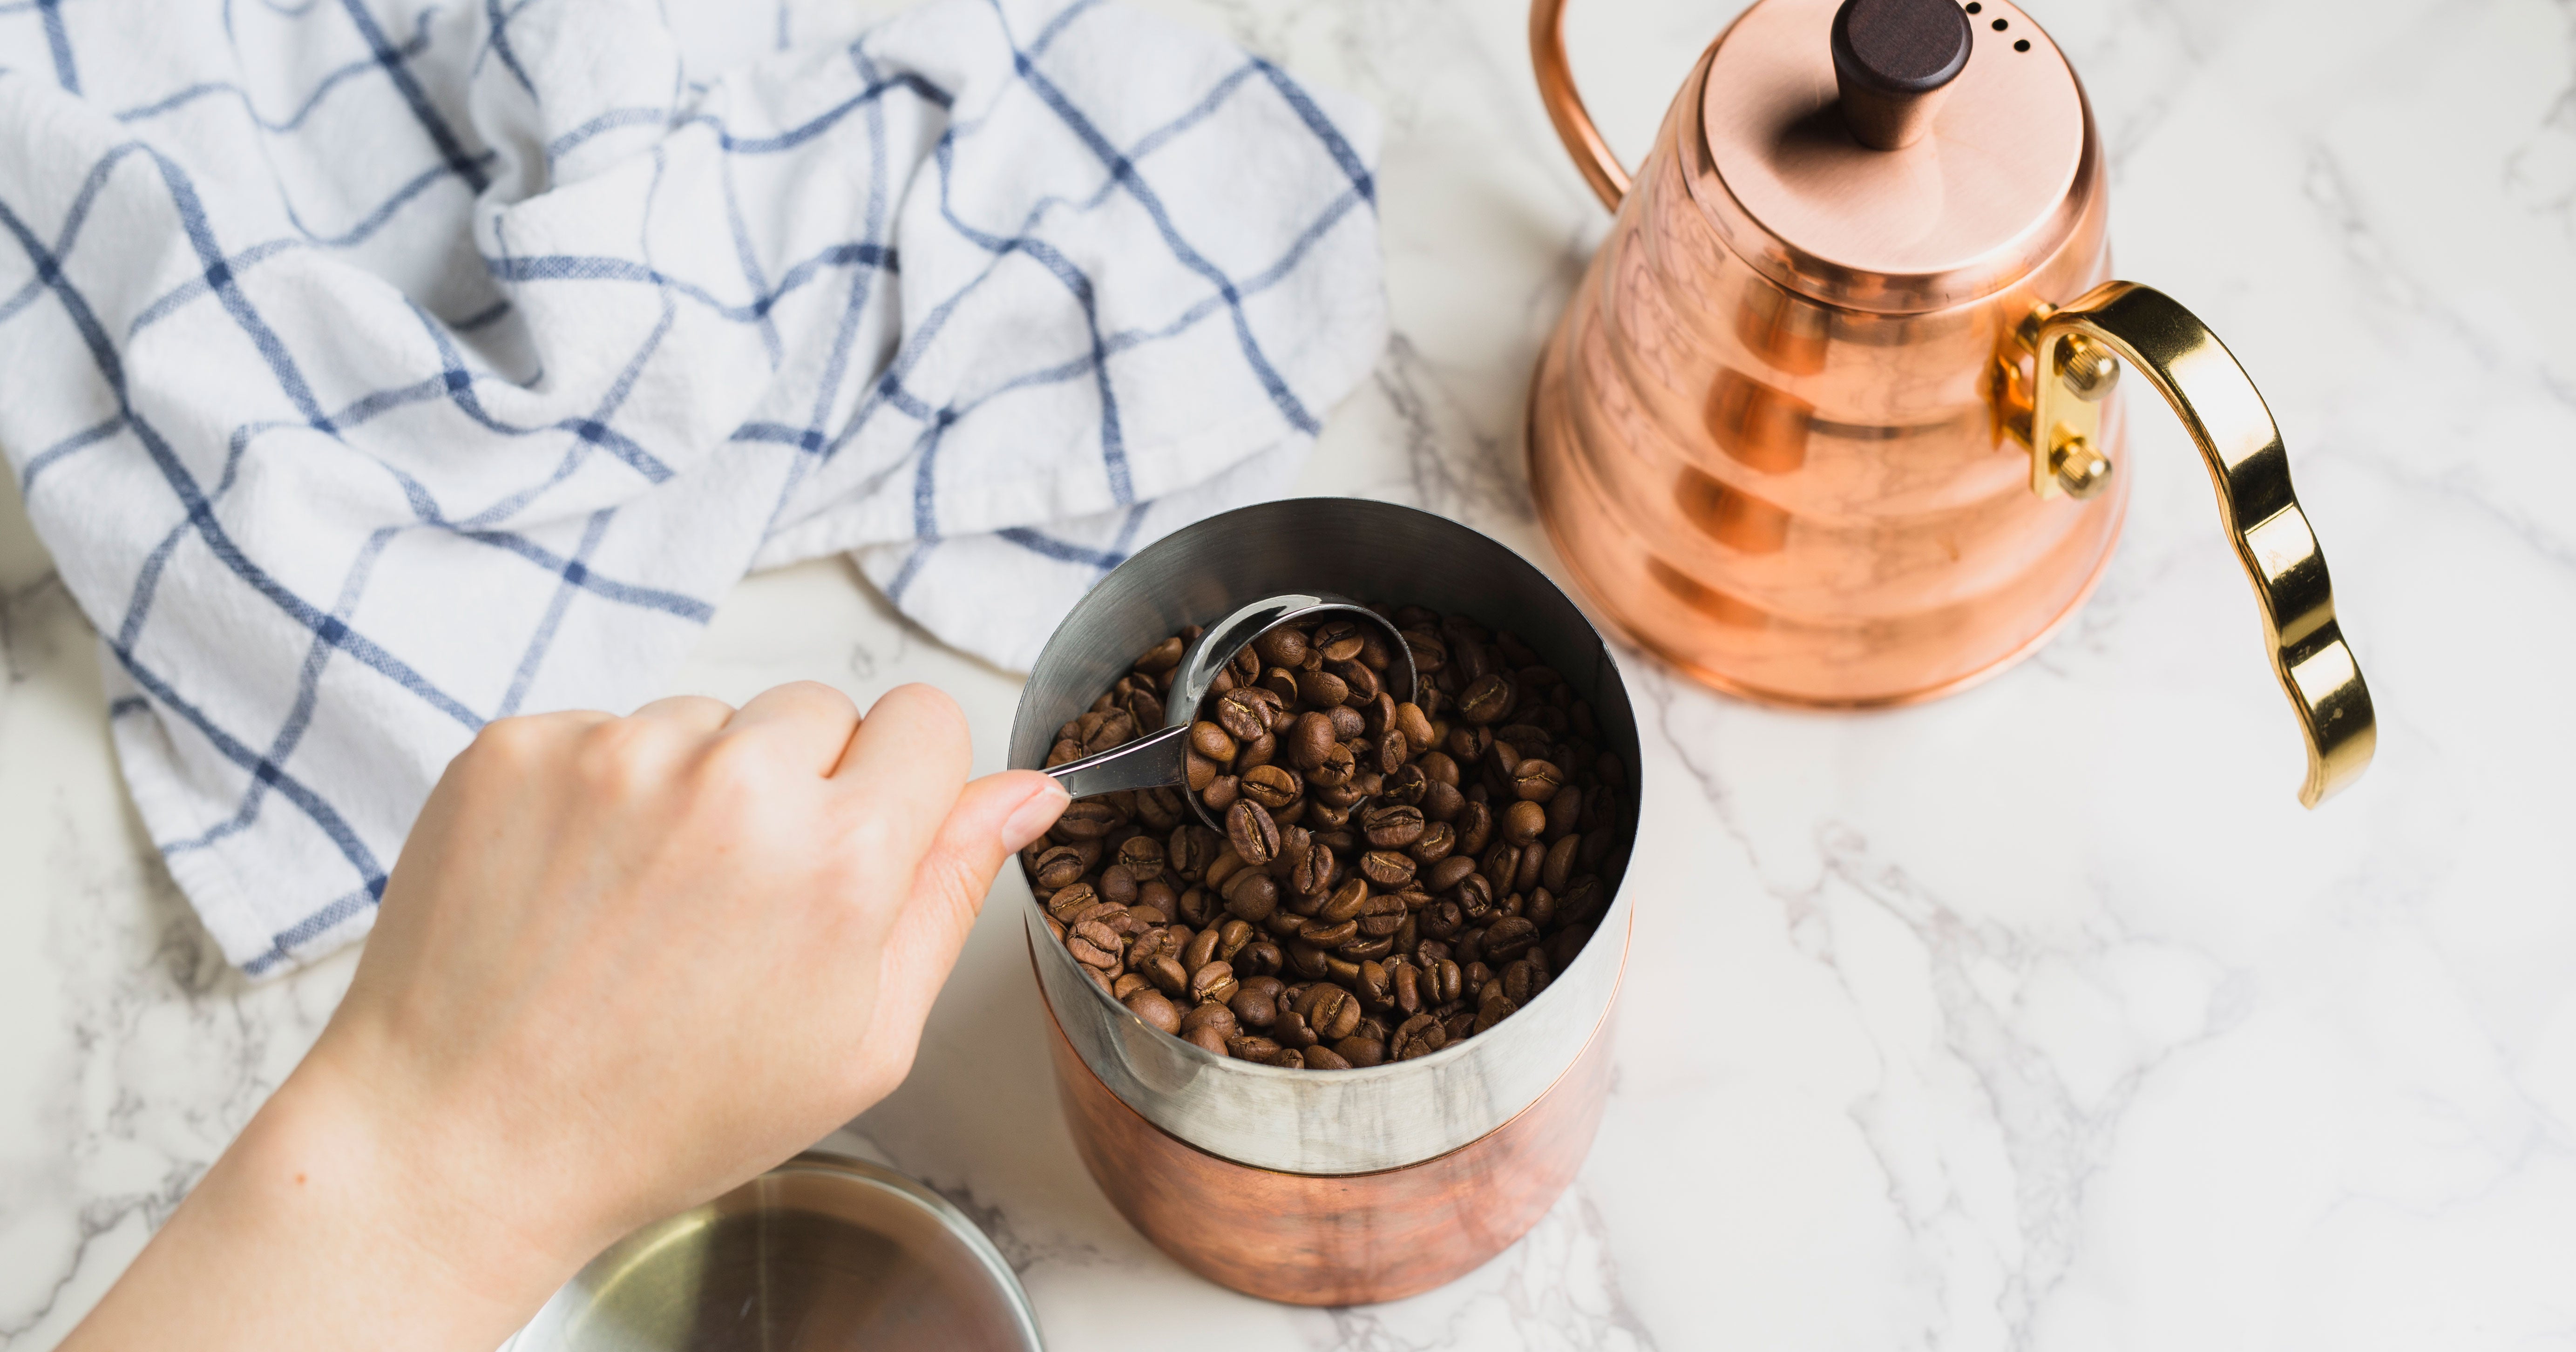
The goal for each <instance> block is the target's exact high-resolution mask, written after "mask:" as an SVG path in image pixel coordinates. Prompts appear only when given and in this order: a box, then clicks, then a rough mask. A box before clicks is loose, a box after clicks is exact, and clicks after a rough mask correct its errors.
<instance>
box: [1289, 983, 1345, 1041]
mask: <svg viewBox="0 0 2576 1352" xmlns="http://www.w3.org/2000/svg"><path fill="white" fill-rule="evenodd" d="M1298 1012H1299V1013H1301V1014H1303V1015H1304V1016H1305V1019H1306V1026H1307V1027H1309V1028H1312V1029H1313V1030H1314V1031H1315V1036H1317V1037H1318V1038H1321V1039H1322V1040H1324V1041H1326V1042H1333V1041H1338V1040H1339V1039H1342V1038H1346V1037H1349V1036H1350V1035H1351V1032H1352V1030H1354V1029H1356V1028H1358V1027H1359V1024H1360V1002H1359V1001H1358V1000H1357V999H1355V998H1353V996H1352V995H1351V993H1350V992H1349V991H1346V990H1343V989H1342V988H1341V987H1339V986H1317V987H1316V988H1315V989H1314V990H1312V991H1309V992H1307V995H1306V1000H1305V1003H1304V1005H1303V1006H1302V1007H1300V1009H1299V1011H1298Z"/></svg>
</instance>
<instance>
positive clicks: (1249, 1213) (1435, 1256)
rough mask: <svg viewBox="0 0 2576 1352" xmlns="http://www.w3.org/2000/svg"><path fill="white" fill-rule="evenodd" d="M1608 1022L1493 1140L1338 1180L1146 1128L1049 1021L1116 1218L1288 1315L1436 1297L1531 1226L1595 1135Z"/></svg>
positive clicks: (1068, 1091) (1078, 1122) (1075, 1123)
mask: <svg viewBox="0 0 2576 1352" xmlns="http://www.w3.org/2000/svg"><path fill="white" fill-rule="evenodd" d="M1038 1003H1039V1005H1040V1006H1041V1007H1044V1005H1045V1003H1046V1002H1045V1001H1044V1000H1043V999H1041V1000H1040V1001H1039V1002H1038ZM1610 1022H1611V1020H1610V1016H1609V1015H1607V1014H1604V1015H1603V1016H1602V1019H1601V1022H1600V1024H1599V1026H1598V1027H1596V1028H1595V1029H1594V1030H1593V1034H1592V1040H1591V1042H1590V1043H1589V1044H1588V1045H1586V1046H1585V1047H1584V1049H1583V1052H1582V1054H1581V1055H1580V1056H1578V1057H1576V1058H1575V1061H1574V1064H1572V1065H1571V1066H1568V1067H1567V1068H1566V1071H1565V1074H1564V1075H1563V1076H1561V1077H1559V1078H1558V1080H1557V1081H1556V1083H1555V1084H1554V1085H1552V1086H1550V1087H1549V1088H1548V1091H1547V1092H1546V1093H1544V1094H1542V1095H1540V1096H1539V1099H1538V1101H1537V1102H1535V1103H1532V1104H1531V1105H1530V1106H1529V1107H1527V1108H1525V1109H1523V1110H1521V1112H1520V1113H1519V1114H1518V1115H1517V1116H1515V1117H1513V1118H1512V1119H1511V1120H1510V1121H1508V1122H1505V1123H1504V1124H1503V1125H1501V1126H1499V1127H1497V1128H1495V1129H1494V1130H1492V1131H1489V1132H1487V1133H1485V1134H1484V1135H1483V1136H1480V1137H1478V1138H1477V1139H1475V1140H1473V1141H1470V1142H1468V1143H1467V1144H1466V1145H1463V1146H1460V1147H1459V1148H1457V1149H1456V1150H1452V1151H1450V1152H1449V1153H1447V1154H1445V1155H1439V1156H1436V1157H1434V1158H1431V1159H1427V1160H1423V1161H1421V1162H1420V1163H1418V1164H1409V1165H1406V1166H1405V1167H1403V1168H1401V1169H1387V1170H1383V1171H1380V1172H1377V1173H1369V1174H1339V1175H1334V1174H1291V1173H1282V1172H1279V1171H1278V1170H1274V1169H1261V1168H1256V1167H1254V1166H1252V1165H1248V1164H1238V1163H1236V1162H1234V1161H1232V1160H1228V1159H1220V1158H1218V1157H1217V1156H1215V1155H1211V1154H1209V1153H1207V1152H1206V1151H1204V1150H1200V1149H1198V1148H1197V1147H1196V1146H1193V1145H1191V1144H1189V1143H1188V1142H1186V1141H1183V1140H1181V1139H1179V1138H1177V1137H1175V1136H1173V1135H1171V1134H1170V1133H1168V1132H1166V1131H1164V1130H1163V1129H1162V1128H1160V1127H1157V1126H1155V1125H1154V1124H1153V1123H1151V1122H1148V1121H1146V1120H1145V1119H1144V1117H1143V1116H1141V1115H1140V1114H1138V1113H1137V1112H1136V1110H1135V1109H1133V1108H1130V1107H1128V1106H1127V1105H1126V1104H1125V1103H1124V1102H1122V1101H1120V1099H1119V1097H1118V1096H1117V1095H1116V1094H1114V1093H1111V1092H1110V1090H1109V1086H1107V1085H1105V1084H1103V1083H1101V1082H1100V1077H1099V1076H1098V1075H1095V1074H1093V1073H1092V1071H1091V1068H1090V1067H1088V1066H1086V1065H1084V1064H1083V1063H1082V1058H1081V1057H1080V1056H1079V1055H1077V1054H1076V1053H1075V1052H1074V1049H1073V1044H1072V1043H1071V1042H1070V1041H1068V1040H1066V1038H1065V1035H1064V1029H1063V1028H1062V1027H1061V1026H1060V1025H1059V1024H1057V1022H1056V1018H1055V1012H1054V1011H1053V1010H1051V1009H1050V1010H1048V1011H1047V1030H1048V1033H1049V1034H1050V1037H1049V1040H1048V1045H1049V1049H1050V1050H1051V1052H1052V1053H1053V1056H1054V1060H1055V1082H1056V1090H1057V1093H1058V1094H1059V1095H1060V1096H1061V1097H1062V1099H1063V1101H1064V1117H1065V1125H1066V1126H1067V1127H1069V1128H1071V1130H1072V1132H1073V1146H1074V1150H1075V1152H1076V1153H1078V1154H1080V1155H1081V1156H1082V1163H1083V1166H1084V1167H1085V1168H1088V1169H1089V1170H1090V1171H1091V1176H1092V1178H1093V1179H1095V1180H1097V1181H1098V1182H1099V1184H1100V1189H1101V1191H1102V1192H1105V1193H1107V1194H1108V1195H1109V1200H1110V1202H1111V1203H1112V1204H1113V1205H1115V1206H1116V1207H1117V1208H1118V1211H1119V1214H1120V1215H1123V1216H1125V1217H1126V1218H1127V1221H1128V1223H1129V1224H1131V1225H1133V1226H1135V1227H1136V1229H1137V1230H1138V1231H1140V1232H1142V1233H1143V1234H1144V1236H1145V1237H1146V1238H1147V1239H1150V1240H1152V1241H1154V1243H1155V1245H1156V1246H1157V1247H1159V1248H1161V1249H1162V1250H1163V1252H1165V1253H1168V1254H1170V1255H1171V1256H1172V1257H1173V1259H1175V1260H1176V1261H1178V1262H1179V1263H1180V1264H1181V1265H1182V1266H1183V1267H1186V1268H1188V1269H1190V1270H1191V1271H1193V1272H1196V1273H1198V1274H1199V1275H1200V1276H1202V1277H1205V1278H1207V1279H1208V1280H1209V1281H1212V1282H1215V1283H1217V1284H1219V1285H1221V1286H1229V1287H1232V1288H1234V1289H1235V1290H1237V1291H1241V1292H1244V1293H1246V1294H1248V1295H1255V1296H1259V1297H1262V1298H1263V1299H1265V1300H1276V1301H1283V1302H1287V1303H1289V1304H1294V1305H1365V1304H1369V1303H1371V1302H1375V1301H1382V1300H1395V1299H1398V1298H1400V1297H1404V1296H1410V1295H1415V1294H1417V1293H1419V1292H1423V1291H1428V1290H1430V1289H1431V1288H1433V1287H1435V1286H1440V1285H1443V1284H1445V1283H1447V1282H1450V1281H1452V1280H1455V1279H1456V1278H1458V1277H1461V1276H1464V1275H1466V1274H1467V1273H1469V1272H1472V1271H1474V1270H1475V1269H1476V1268H1477V1267H1479V1266H1481V1265H1483V1263H1484V1262H1485V1261H1486V1260H1487V1259H1489V1258H1492V1257H1493V1256H1494V1255H1495V1254H1498V1253H1500V1252H1502V1251H1503V1250H1504V1249H1505V1248H1507V1247H1509V1246H1510V1245H1511V1243H1512V1241H1513V1240H1516V1239H1518V1238H1520V1237H1521V1236H1522V1235H1523V1234H1525V1233H1527V1232H1528V1230H1529V1228H1530V1227H1531V1226H1533V1225H1536V1224H1537V1223H1538V1220H1539V1218H1540V1217H1541V1216H1544V1215H1546V1214H1547V1210H1548V1208H1549V1207H1550V1206H1553V1205H1554V1204H1555V1202H1556V1199H1557V1197H1558V1196H1559V1195H1560V1194H1562V1193H1563V1192H1564V1191H1565V1188H1566V1185H1567V1184H1569V1183H1571V1182H1573V1181H1574V1175H1575V1171H1576V1170H1578V1169H1580V1168H1581V1167H1582V1165H1583V1159H1584V1156H1585V1155H1587V1154H1589V1153H1590V1152H1591V1150H1592V1138H1593V1136H1594V1134H1595V1133H1597V1132H1598V1131H1599V1130H1600V1128H1601V1110H1602V1108H1603V1106H1604V1105H1605V1104H1606V1103H1607V1101H1608V1099H1609V1093H1610V1041H1611V1039H1610ZM1312 1073H1314V1074H1318V1075H1323V1074H1331V1073H1332V1072H1330V1071H1315V1072H1312Z"/></svg>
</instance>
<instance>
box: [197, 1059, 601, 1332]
mask: <svg viewBox="0 0 2576 1352" xmlns="http://www.w3.org/2000/svg"><path fill="white" fill-rule="evenodd" d="M375 1089H376V1087H374V1086H370V1085H367V1084H365V1083H363V1082H362V1081H361V1080H360V1079H359V1078H358V1077H356V1076H352V1075H349V1074H345V1073H342V1072H341V1071H340V1069H339V1068H338V1067H337V1066H336V1065H335V1064H334V1062H333V1061H332V1060H331V1059H330V1058H329V1057H327V1056H325V1055H319V1054H317V1055H315V1056H313V1057H309V1058H308V1059H307V1060H306V1062H305V1064H304V1065H302V1066H300V1067H298V1069H297V1070H296V1072H295V1073H294V1074H293V1075H292V1076H290V1077H288V1079H287V1082H286V1083H285V1084H284V1085H282V1086H280V1087H279V1089H278V1091H277V1093H276V1094H275V1095H274V1096H272V1097H271V1098H270V1100H269V1102H268V1103H267V1104H266V1105H264V1106H263V1107H262V1108H261V1109H260V1111H259V1113H258V1115H257V1116H255V1117H254V1118H253V1119H252V1121H251V1124H250V1126H249V1127H248V1128H247V1129H245V1130H244V1132H243V1133H242V1136H241V1139H240V1140H239V1141H238V1142H236V1144H235V1146H234V1148H233V1149H232V1150H231V1151H229V1152H227V1153H226V1154H225V1156H224V1158H223V1159H222V1160H221V1161H219V1162H218V1164H217V1166H216V1168H217V1171H218V1172H221V1173H226V1174H227V1175H228V1176H227V1177H224V1178H222V1179H218V1178H217V1177H216V1175H215V1174H213V1173H210V1174H209V1175H208V1177H207V1180H206V1186H210V1187H211V1186H216V1185H219V1184H220V1186H221V1187H222V1188H223V1189H224V1191H225V1194H226V1201H227V1202H229V1203H231V1204H233V1205H236V1206H239V1207H242V1208H245V1209H249V1210H253V1211H256V1212H257V1213H259V1214H261V1215H262V1216H263V1217H264V1218H266V1219H267V1220H268V1221H269V1223H271V1224H280V1225H285V1226H290V1227H293V1228H294V1229H295V1230H297V1231H299V1232H301V1233H302V1234H303V1235H304V1236H306V1237H307V1238H308V1239H311V1240H313V1241H315V1242H316V1243H317V1245H319V1244H346V1245H349V1246H352V1247H351V1251H352V1252H358V1253H363V1254H364V1255H365V1259H364V1261H365V1262H366V1264H367V1265H368V1266H369V1267H370V1268H372V1269H374V1270H375V1271H376V1273H377V1274H378V1276H377V1280H378V1281H379V1283H380V1285H381V1287H382V1288H383V1289H385V1290H387V1291H388V1293H389V1294H391V1295H393V1296H395V1297H396V1298H395V1299H393V1300H391V1301H389V1302H388V1303H387V1304H386V1305H384V1306H383V1307H381V1308H385V1309H406V1310H412V1311H419V1312H426V1311H429V1310H432V1309H435V1310H439V1311H442V1313H440V1314H437V1315H435V1316H432V1317H431V1319H430V1321H429V1322H431V1323H432V1324H434V1325H436V1326H439V1327H444V1328H447V1329H449V1330H451V1331H452V1332H454V1333H456V1334H458V1335H460V1337H461V1336H462V1335H464V1334H466V1333H467V1331H468V1330H469V1329H470V1330H471V1331H472V1332H473V1335H474V1336H475V1337H476V1338H477V1339H481V1340H482V1341H478V1342H475V1343H473V1344H471V1345H477V1346H480V1345H483V1344H484V1343H485V1342H488V1343H491V1344H498V1343H499V1342H500V1341H501V1339H503V1338H506V1337H507V1336H508V1335H509V1334H510V1333H511V1332H513V1331H515V1330H516V1329H517V1328H518V1326H519V1324H520V1323H522V1322H524V1321H525V1320H526V1319H527V1317H528V1316H530V1315H532V1314H534V1313H535V1311H536V1309H537V1307H538V1306H539V1305H541V1304H543V1303H544V1301H545V1299H546V1297H547V1296H548V1295H550V1294H552V1293H553V1291H554V1290H555V1288H557V1287H558V1286H561V1285H562V1284H563V1282H564V1281H565V1280H567V1279H568V1278H569V1277H570V1276H571V1275H572V1273H573V1272H574V1271H576V1270H577V1269H578V1268H579V1267H580V1265H581V1264H582V1262H584V1261H586V1260H587V1258H588V1257H589V1254H590V1251H591V1248H595V1247H596V1246H595V1245H592V1246H590V1247H584V1245H585V1243H586V1240H587V1237H586V1236H583V1235H577V1234H572V1233H569V1232H565V1231H560V1230H558V1229H557V1228H556V1227H555V1226H553V1225H551V1224H550V1223H549V1218H548V1217H545V1216H543V1215H539V1214H533V1211H534V1209H533V1208H522V1207H520V1206H518V1205H515V1201H516V1199H514V1198H513V1196H512V1195H511V1189H510V1188H509V1187H508V1186H507V1181H506V1180H502V1179H499V1178H497V1177H495V1176H494V1173H493V1171H492V1169H491V1168H490V1167H489V1165H490V1163H491V1161H490V1160H489V1158H488V1157H485V1158H476V1157H475V1156H476V1154H477V1152H473V1151H463V1152H459V1151H458V1150H457V1148H456V1147H457V1146H458V1142H456V1141H455V1140H453V1139H451V1138H452V1137H454V1136H455V1135H457V1134H458V1133H457V1132H455V1131H453V1130H450V1129H448V1128H449V1126H450V1124H446V1123H442V1122H439V1121H438V1120H436V1118H435V1117H434V1115H431V1114H426V1113H412V1112H408V1111H406V1110H405V1105H401V1104H397V1103H394V1102H391V1101H390V1100H389V1097H388V1096H386V1095H383V1094H381V1093H379V1092H375ZM485 1334H489V1337H488V1338H485V1337H484V1335H485ZM455 1345H458V1346H464V1345H468V1344H467V1343H465V1342H463V1341H459V1342H458V1343H457V1344H455Z"/></svg>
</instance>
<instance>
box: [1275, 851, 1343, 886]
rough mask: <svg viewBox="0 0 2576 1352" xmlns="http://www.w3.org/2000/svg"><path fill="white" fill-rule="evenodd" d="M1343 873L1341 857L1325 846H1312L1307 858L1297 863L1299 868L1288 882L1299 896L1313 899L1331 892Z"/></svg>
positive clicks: (1293, 872) (1290, 875)
mask: <svg viewBox="0 0 2576 1352" xmlns="http://www.w3.org/2000/svg"><path fill="white" fill-rule="evenodd" d="M1341 871H1342V862H1341V860H1340V858H1339V857H1337V856H1336V855H1334V853H1333V852H1332V851H1331V850H1330V849H1328V848H1325V847H1324V846H1321V845H1312V846H1311V847H1310V848H1309V849H1308V850H1307V851H1306V855H1305V857H1304V858H1302V859H1300V860H1298V861H1297V867H1296V868H1295V870H1293V871H1292V872H1291V873H1290V874H1289V875H1288V881H1289V884H1290V886H1292V887H1293V888H1295V889H1296V892H1297V894H1298V895H1299V896H1305V897H1311V896H1315V895H1317V894H1319V893H1324V892H1328V891H1330V890H1331V889H1332V886H1333V883H1334V880H1335V879H1337V878H1339V877H1340V876H1341Z"/></svg>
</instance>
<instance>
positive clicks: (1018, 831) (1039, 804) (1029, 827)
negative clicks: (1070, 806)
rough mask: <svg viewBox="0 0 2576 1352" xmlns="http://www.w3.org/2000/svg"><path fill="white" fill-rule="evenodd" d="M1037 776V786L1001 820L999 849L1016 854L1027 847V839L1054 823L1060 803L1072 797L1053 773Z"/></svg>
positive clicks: (1034, 837)
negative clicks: (1000, 847) (1038, 780)
mask: <svg viewBox="0 0 2576 1352" xmlns="http://www.w3.org/2000/svg"><path fill="white" fill-rule="evenodd" d="M1039 779H1040V783H1039V785H1038V787H1037V788H1036V789H1035V790H1033V791H1032V792H1031V793H1030V794H1029V796H1028V797H1027V798H1025V799H1023V800H1021V803H1020V805H1019V806H1018V807H1015V808H1012V809H1011V815H1010V817H1009V818H1008V819H1007V820H1005V821H1004V822H1003V823H1002V849H1003V850H1004V851H1006V852H1008V853H1011V854H1017V853H1019V852H1020V851H1022V850H1024V849H1027V848H1028V845H1029V842H1030V841H1032V840H1035V839H1037V838H1038V837H1040V836H1042V835H1045V834H1046V833H1047V828H1048V827H1051V826H1053V825H1055V819H1056V818H1058V817H1061V816H1063V815H1064V805H1065V804H1067V803H1070V802H1072V801H1073V795H1071V794H1068V793H1066V792H1065V791H1064V785H1062V784H1059V783H1057V782H1056V780H1055V777H1054V776H1053V775H1041V776H1039Z"/></svg>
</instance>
